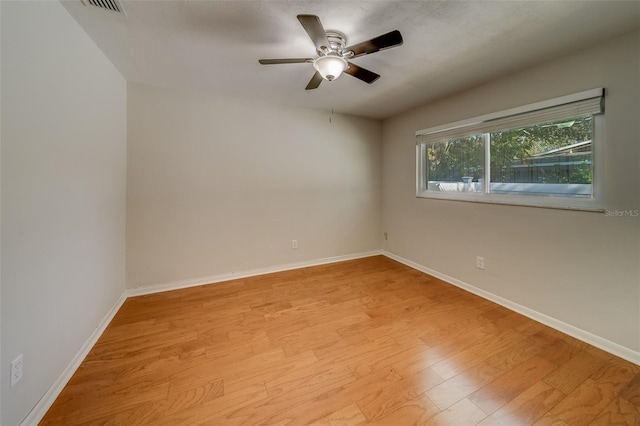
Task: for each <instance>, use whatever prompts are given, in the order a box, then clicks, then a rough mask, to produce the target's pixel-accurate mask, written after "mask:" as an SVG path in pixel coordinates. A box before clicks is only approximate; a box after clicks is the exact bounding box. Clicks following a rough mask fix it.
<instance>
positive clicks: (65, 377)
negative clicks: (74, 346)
mask: <svg viewBox="0 0 640 426" xmlns="http://www.w3.org/2000/svg"><path fill="white" fill-rule="evenodd" d="M125 300H127V297H126V296H125V294H124V293H123V294H121V295H120V298H119V299H118V300H117V301H116V303H115V304H114V305H113V306H112V307H111V309H110V310H109V312H107V314H106V315H105V316H104V318H103V319H102V321H100V324H98V326H97V327H96V328H95V330H93V333H91V336H89V338H88V339H87V340H86V342H84V344H83V345H82V347H81V348H80V350H79V351H78V353H77V354H76V355H75V356H74V357H73V359H72V360H71V362H70V363H69V364H68V365H67V367H66V368H65V369H64V370H63V371H62V373H61V374H60V376H58V378H57V379H56V381H55V382H54V383H53V384H52V385H51V386H50V387H49V389H47V391H46V392H45V394H44V395H43V396H42V398H40V400H39V401H38V403H37V404H36V405H35V406H34V407H33V408H32V409H31V411H30V412H29V414H28V415H27V417H25V418H24V420H23V421H22V422H21V423H20V426H31V425H37V424H38V423H40V421H41V420H42V418H43V417H44V415H45V414H47V411H49V408H51V406H52V405H53V403H54V402H55V400H56V398H57V397H58V395H60V392H62V389H64V387H65V386H66V385H67V383H69V380H71V377H72V376H73V374H74V373H75V372H76V370H77V369H78V367H80V364H82V361H84V359H85V357H86V356H87V355H88V354H89V351H91V349H92V348H93V346H94V345H95V344H96V342H97V341H98V339H99V338H100V336H102V333H104V331H105V330H106V329H107V326H108V325H109V323H111V320H112V319H113V317H115V315H116V313H117V312H118V310H119V309H120V307H121V306H122V304H123V303H124V302H125Z"/></svg>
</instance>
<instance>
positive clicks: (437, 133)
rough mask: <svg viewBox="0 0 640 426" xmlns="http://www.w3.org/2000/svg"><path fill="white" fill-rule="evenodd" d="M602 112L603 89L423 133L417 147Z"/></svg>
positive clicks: (418, 137)
mask: <svg viewBox="0 0 640 426" xmlns="http://www.w3.org/2000/svg"><path fill="white" fill-rule="evenodd" d="M523 110H524V111H523ZM602 112H604V89H594V90H590V91H587V92H583V93H580V94H576V95H572V96H566V97H563V98H558V99H556V100H550V101H547V102H544V103H538V104H532V105H529V106H526V107H522V108H517V109H513V110H507V111H503V112H500V113H495V114H491V115H490V116H483V117H478V118H476V119H471V120H466V121H464V122H458V123H453V124H451V125H450V126H447V127H446V128H441V127H436V128H431V129H426V130H422V131H419V132H416V144H417V145H420V144H425V143H432V142H437V141H443V140H451V139H458V138H462V137H465V136H470V135H478V134H483V133H492V132H497V131H500V130H509V129H516V128H518V127H524V126H531V125H532V124H540V123H548V122H550V121H558V120H562V119H565V118H573V117H577V116H580V115H586V114H590V115H593V114H600V113H602Z"/></svg>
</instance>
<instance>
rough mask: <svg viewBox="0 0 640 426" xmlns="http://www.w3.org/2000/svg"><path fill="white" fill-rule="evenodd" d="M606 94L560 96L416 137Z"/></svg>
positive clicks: (432, 129) (429, 130) (589, 92)
mask: <svg viewBox="0 0 640 426" xmlns="http://www.w3.org/2000/svg"><path fill="white" fill-rule="evenodd" d="M603 94H604V88H602V87H600V88H597V89H591V90H585V91H584V92H580V93H573V94H571V95H566V96H560V97H559V98H554V99H547V100H544V101H540V102H535V103H532V104H529V105H523V106H519V107H515V108H509V109H505V110H503V111H498V112H492V113H490V114H485V115H481V116H479V117H473V118H467V119H465V120H460V121H455V122H453V123H447V124H442V125H439V126H434V127H429V128H427V129H422V130H418V131H417V132H416V136H420V135H424V134H426V133H436V132H440V131H443V130H449V129H456V128H458V127H466V126H469V125H471V124H477V123H483V122H485V121H490V120H495V119H497V118H502V117H506V116H511V115H517V114H525V113H527V112H531V111H537V110H539V109H544V108H551V107H554V106H557V105H562V104H568V103H571V102H578V101H581V100H584V99H589V98H597V97H601V96H603Z"/></svg>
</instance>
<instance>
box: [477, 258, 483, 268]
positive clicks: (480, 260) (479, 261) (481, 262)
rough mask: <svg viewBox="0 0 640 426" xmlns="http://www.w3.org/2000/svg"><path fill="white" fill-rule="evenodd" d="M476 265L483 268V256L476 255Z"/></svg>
mask: <svg viewBox="0 0 640 426" xmlns="http://www.w3.org/2000/svg"><path fill="white" fill-rule="evenodd" d="M476 267H477V268H478V269H484V257H482V256H478V257H476Z"/></svg>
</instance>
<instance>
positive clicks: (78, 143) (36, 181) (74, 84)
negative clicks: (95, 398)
mask: <svg viewBox="0 0 640 426" xmlns="http://www.w3.org/2000/svg"><path fill="white" fill-rule="evenodd" d="M1 7H2V23H1V26H2V37H1V39H2V46H1V50H2V134H1V137H2V163H1V172H2V179H1V182H2V192H1V194H2V216H1V217H2V223H1V226H2V238H1V242H2V258H1V268H2V274H1V277H2V290H1V299H2V302H1V306H2V310H1V312H2V334H1V335H2V357H1V361H0V365H1V366H2V377H1V380H0V386H1V387H2V419H1V420H0V423H1V424H3V425H15V424H18V423H20V421H22V419H24V418H25V416H27V414H28V413H29V411H30V410H31V409H32V408H33V407H34V406H35V405H36V403H37V402H38V401H39V400H40V398H42V397H43V395H44V394H45V392H46V391H47V390H48V389H49V387H50V386H51V385H52V384H53V383H54V381H55V380H56V379H58V378H59V376H60V375H61V374H62V372H63V370H64V369H65V368H66V367H67V365H68V364H69V363H70V361H71V360H72V359H73V358H74V356H75V355H76V354H77V353H78V351H79V350H80V349H81V347H82V346H83V345H84V344H85V342H86V341H87V339H88V338H89V336H91V334H92V333H93V331H94V330H95V328H96V326H97V325H98V324H99V323H100V321H102V320H103V318H104V317H105V315H106V314H107V312H108V311H109V310H110V308H112V307H113V306H114V304H115V303H116V302H117V301H118V298H119V297H120V295H121V294H122V292H123V290H124V281H125V255H124V253H125V252H124V251H125V219H126V215H125V214H126V211H125V201H126V192H125V191H126V183H125V179H126V83H125V81H124V79H123V78H122V76H121V75H120V74H119V73H118V72H117V71H116V70H115V68H114V67H113V66H112V65H111V63H110V62H109V61H108V60H107V59H106V58H105V57H104V55H103V54H102V52H100V51H99V50H98V48H97V47H96V46H95V45H94V44H93V42H92V41H91V40H90V39H89V37H88V36H87V35H86V33H85V32H84V31H83V30H82V29H81V28H80V26H79V25H78V24H77V23H76V22H75V21H74V20H73V19H72V18H71V17H70V16H69V14H68V13H67V11H66V10H64V8H63V7H62V5H61V4H60V3H58V2H2V6H1ZM20 354H23V359H24V375H23V378H22V381H20V382H19V383H18V384H17V386H15V387H14V388H12V389H10V388H9V365H10V362H11V361H12V360H13V359H15V358H16V357H17V356H18V355H20Z"/></svg>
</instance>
